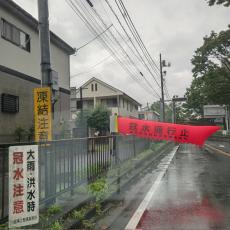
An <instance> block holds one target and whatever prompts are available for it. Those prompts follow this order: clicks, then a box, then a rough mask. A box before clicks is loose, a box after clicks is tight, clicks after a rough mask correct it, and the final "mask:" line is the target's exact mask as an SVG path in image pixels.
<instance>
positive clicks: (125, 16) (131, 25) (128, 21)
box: [115, 0, 159, 72]
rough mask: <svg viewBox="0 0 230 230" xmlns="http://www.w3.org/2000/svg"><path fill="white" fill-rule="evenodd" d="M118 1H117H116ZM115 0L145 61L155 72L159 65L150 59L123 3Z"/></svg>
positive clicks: (120, 0)
mask: <svg viewBox="0 0 230 230" xmlns="http://www.w3.org/2000/svg"><path fill="white" fill-rule="evenodd" d="M118 1H119V3H118ZM118 1H117V0H115V2H116V4H117V7H118V9H119V11H120V13H121V15H122V17H123V18H124V20H125V22H126V24H127V26H128V28H129V30H130V32H131V33H132V35H133V36H134V38H135V40H136V42H137V44H138V45H139V47H140V49H141V50H142V52H143V54H144V56H145V58H146V59H147V61H148V62H149V64H150V66H151V67H152V69H153V70H154V71H156V72H158V71H159V67H158V66H157V64H156V63H155V62H154V60H153V59H152V57H151V55H150V54H149V52H148V50H147V48H146V47H145V45H144V43H143V41H142V39H141V37H140V35H139V33H138V31H137V29H136V27H135V26H134V24H133V21H132V19H131V17H130V16H129V13H128V11H127V9H126V7H125V6H124V3H123V2H122V0H118ZM122 11H123V12H122Z"/></svg>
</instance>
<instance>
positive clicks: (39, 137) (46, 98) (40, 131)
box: [34, 87, 52, 142]
mask: <svg viewBox="0 0 230 230" xmlns="http://www.w3.org/2000/svg"><path fill="white" fill-rule="evenodd" d="M51 113H52V105H51V89H50V88H49V87H45V88H35V89H34V122H35V141H36V142H44V141H51V140H52V123H51V119H52V116H51Z"/></svg>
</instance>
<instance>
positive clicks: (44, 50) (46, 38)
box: [38, 0, 51, 87]
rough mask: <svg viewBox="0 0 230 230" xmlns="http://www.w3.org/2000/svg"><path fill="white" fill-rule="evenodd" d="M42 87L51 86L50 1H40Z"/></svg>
mask: <svg viewBox="0 0 230 230" xmlns="http://www.w3.org/2000/svg"><path fill="white" fill-rule="evenodd" d="M38 19H39V37H40V49H41V73H42V81H41V85H42V86H48V87H50V86H51V74H50V73H51V66H50V31H49V9H48V0H38Z"/></svg>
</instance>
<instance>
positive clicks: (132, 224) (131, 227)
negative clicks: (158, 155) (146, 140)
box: [125, 146, 179, 230]
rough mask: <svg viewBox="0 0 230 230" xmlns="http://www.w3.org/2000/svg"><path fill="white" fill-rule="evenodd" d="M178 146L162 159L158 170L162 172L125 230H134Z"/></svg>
mask: <svg viewBox="0 0 230 230" xmlns="http://www.w3.org/2000/svg"><path fill="white" fill-rule="evenodd" d="M178 148H179V146H176V147H175V148H174V149H173V150H172V152H171V153H170V154H169V155H168V156H167V157H166V158H164V159H163V162H164V163H163V164H162V163H161V166H163V167H161V168H160V169H161V170H162V171H161V172H160V173H159V175H158V176H157V179H156V181H155V182H154V184H153V185H152V187H151V188H150V190H149V191H148V193H147V195H146V196H145V198H144V200H143V201H142V202H141V204H140V205H139V207H138V208H137V210H136V212H135V213H134V215H133V216H132V217H131V219H130V220H129V223H128V224H127V225H126V227H125V230H135V229H136V227H137V225H138V223H139V221H140V219H141V217H142V215H143V213H144V211H145V210H146V208H147V206H148V204H149V202H150V201H151V199H152V197H153V195H154V193H155V192H156V190H157V189H158V186H159V185H160V183H161V180H162V178H163V176H164V175H165V173H166V171H167V169H168V167H169V165H170V163H171V161H172V159H173V157H174V155H175V154H176V152H177V150H178ZM165 159H167V162H165Z"/></svg>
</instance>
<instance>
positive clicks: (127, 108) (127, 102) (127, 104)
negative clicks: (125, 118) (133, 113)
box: [127, 101, 129, 111]
mask: <svg viewBox="0 0 230 230" xmlns="http://www.w3.org/2000/svg"><path fill="white" fill-rule="evenodd" d="M127 110H128V111H129V102H128V101H127Z"/></svg>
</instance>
